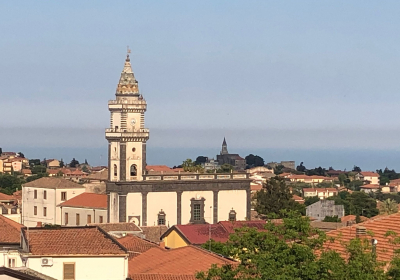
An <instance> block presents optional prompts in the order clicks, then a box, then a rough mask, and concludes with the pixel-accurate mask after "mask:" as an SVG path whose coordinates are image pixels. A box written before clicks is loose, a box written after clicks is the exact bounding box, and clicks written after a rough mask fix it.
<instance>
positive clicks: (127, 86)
mask: <svg viewBox="0 0 400 280" xmlns="http://www.w3.org/2000/svg"><path fill="white" fill-rule="evenodd" d="M130 53H131V50H130V49H129V46H128V47H127V54H126V59H125V64H124V69H123V70H122V73H121V78H120V79H119V83H118V86H117V92H116V95H121V96H122V95H127V96H139V85H138V81H137V80H136V78H135V74H134V73H133V71H132V65H131V59H130V57H129V54H130Z"/></svg>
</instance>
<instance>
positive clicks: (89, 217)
mask: <svg viewBox="0 0 400 280" xmlns="http://www.w3.org/2000/svg"><path fill="white" fill-rule="evenodd" d="M86 223H87V224H91V223H92V215H87V220H86Z"/></svg>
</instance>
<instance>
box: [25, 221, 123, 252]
mask: <svg viewBox="0 0 400 280" xmlns="http://www.w3.org/2000/svg"><path fill="white" fill-rule="evenodd" d="M27 231H28V229H27V228H23V229H22V234H23V236H24V239H25V240H26V239H28V241H29V242H28V243H29V252H30V253H31V254H32V255H36V256H67V255H98V256H101V255H127V251H126V249H125V248H124V247H123V246H122V245H121V244H119V242H117V241H116V240H114V239H113V238H112V237H111V236H109V235H108V234H107V233H105V232H104V231H102V230H101V229H99V228H98V227H94V226H87V227H63V228H29V234H27Z"/></svg>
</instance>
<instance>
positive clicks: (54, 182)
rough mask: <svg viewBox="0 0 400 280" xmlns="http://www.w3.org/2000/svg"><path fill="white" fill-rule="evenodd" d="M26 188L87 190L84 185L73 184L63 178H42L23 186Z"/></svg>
mask: <svg viewBox="0 0 400 280" xmlns="http://www.w3.org/2000/svg"><path fill="white" fill-rule="evenodd" d="M23 186H24V187H32V188H46V189H77V188H79V189H81V188H85V187H84V186H82V185H79V184H77V183H74V182H71V181H69V180H65V179H62V178H55V177H42V178H40V179H37V180H35V181H32V182H29V183H26V184H24V185H23Z"/></svg>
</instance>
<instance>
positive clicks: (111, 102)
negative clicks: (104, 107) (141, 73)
mask: <svg viewBox="0 0 400 280" xmlns="http://www.w3.org/2000/svg"><path fill="white" fill-rule="evenodd" d="M124 104H128V105H147V103H146V100H144V99H142V100H139V99H138V100H108V105H124Z"/></svg>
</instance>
